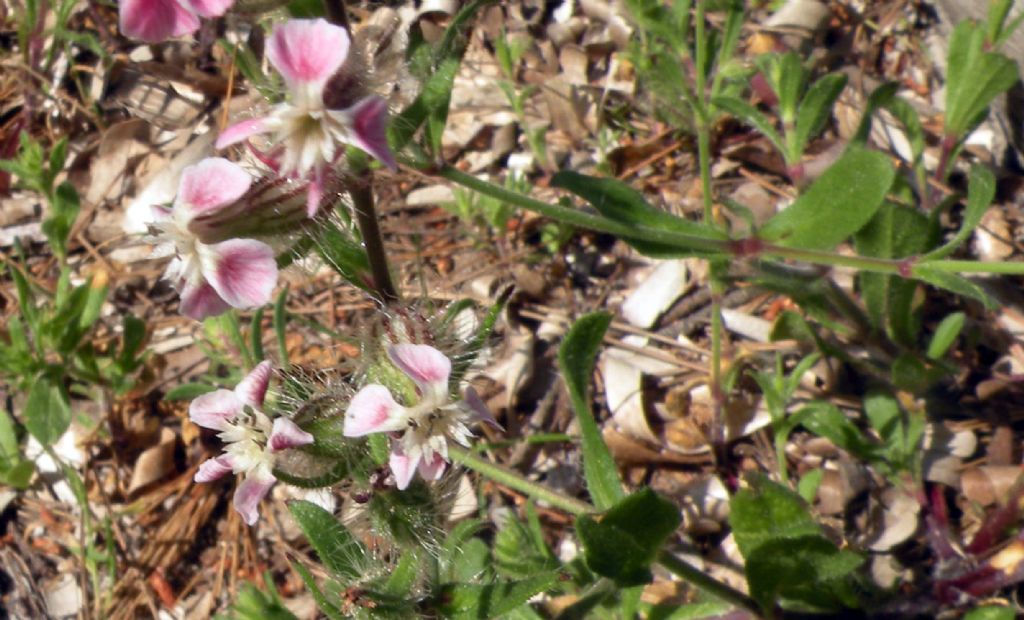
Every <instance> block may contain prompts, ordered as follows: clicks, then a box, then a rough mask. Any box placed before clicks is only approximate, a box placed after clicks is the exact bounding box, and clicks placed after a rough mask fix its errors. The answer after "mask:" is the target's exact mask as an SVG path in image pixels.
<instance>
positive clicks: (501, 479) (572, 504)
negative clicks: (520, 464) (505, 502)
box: [448, 445, 597, 516]
mask: <svg viewBox="0 0 1024 620" xmlns="http://www.w3.org/2000/svg"><path fill="white" fill-rule="evenodd" d="M448 456H450V457H451V458H452V460H454V461H455V462H457V463H461V464H462V465H464V466H466V467H468V468H469V469H472V470H473V471H475V472H478V473H480V474H483V475H484V476H487V477H488V478H490V479H491V480H493V481H495V482H497V483H498V484H503V485H505V486H507V487H509V488H510V489H515V490H516V491H519V492H521V493H525V494H527V495H529V496H530V497H533V498H535V499H538V500H541V501H545V502H547V503H549V504H551V505H552V506H554V507H555V508H558V509H560V510H564V511H565V512H568V513H569V514H572V515H577V516H579V515H585V514H591V513H595V512H597V508H594V507H593V506H591V505H590V504H588V503H586V502H584V501H581V500H578V499H576V498H574V497H569V496H567V495H563V494H561V493H559V492H558V491H554V490H552V489H549V488H548V487H546V486H544V485H543V484H540V483H537V482H533V481H532V480H527V479H526V478H524V477H523V476H522V475H521V474H519V473H518V472H516V471H513V470H511V469H509V468H507V467H505V466H503V465H498V464H496V463H492V462H490V461H488V460H486V459H484V458H482V457H480V456H477V455H476V454H473V453H472V452H470V451H468V450H465V449H463V448H460V447H457V446H452V445H449V446H448Z"/></svg>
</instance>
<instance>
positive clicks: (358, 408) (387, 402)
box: [344, 383, 401, 437]
mask: <svg viewBox="0 0 1024 620" xmlns="http://www.w3.org/2000/svg"><path fill="white" fill-rule="evenodd" d="M400 408H401V406H400V405H399V404H398V403H397V402H395V399H394V397H392V396H391V392H389V391H388V389H387V388H386V387H384V386H383V385H378V384H376V383H371V384H370V385H367V386H364V387H363V389H361V390H359V391H358V392H356V395H355V396H353V397H352V401H351V402H350V403H349V405H348V410H347V411H346V412H345V431H344V434H345V436H346V437H362V436H364V435H369V434H370V433H383V432H387V431H395V430H399V429H398V428H394V427H393V425H390V424H388V422H389V421H390V420H391V419H392V418H393V417H394V416H393V414H394V413H397V412H398V410H399V409H400Z"/></svg>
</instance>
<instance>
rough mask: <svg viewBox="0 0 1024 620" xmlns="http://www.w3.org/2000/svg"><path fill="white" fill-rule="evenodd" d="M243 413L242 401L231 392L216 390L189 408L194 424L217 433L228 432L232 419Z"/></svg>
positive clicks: (195, 401) (194, 402)
mask: <svg viewBox="0 0 1024 620" xmlns="http://www.w3.org/2000/svg"><path fill="white" fill-rule="evenodd" d="M240 413H242V401H241V400H239V399H238V396H237V395H236V394H235V393H234V392H232V391H231V390H215V391H213V392H208V393H206V394H203V395H202V396H199V397H197V398H196V399H195V400H193V401H192V404H191V405H189V407H188V417H189V419H190V420H192V422H193V423H195V424H198V425H199V426H202V427H203V428H209V429H212V430H215V431H223V430H227V428H228V423H229V422H230V421H231V419H232V418H234V417H235V416H237V415H238V414H240Z"/></svg>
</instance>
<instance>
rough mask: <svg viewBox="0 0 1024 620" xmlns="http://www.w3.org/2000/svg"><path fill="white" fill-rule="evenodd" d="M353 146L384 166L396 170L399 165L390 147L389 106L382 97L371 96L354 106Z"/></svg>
mask: <svg viewBox="0 0 1024 620" xmlns="http://www.w3.org/2000/svg"><path fill="white" fill-rule="evenodd" d="M348 113H349V114H351V115H352V132H351V134H350V138H351V141H352V144H353V145H354V146H357V147H359V148H361V149H362V150H364V151H366V152H367V153H369V154H370V155H371V156H373V157H375V158H376V159H377V160H379V161H380V162H381V163H382V164H384V165H385V166H387V167H388V168H391V169H392V170H395V169H397V168H398V164H397V163H396V162H395V156H394V155H392V153H391V148H390V147H389V146H388V137H387V121H388V104H387V102H385V101H384V100H383V99H381V98H380V97H376V96H371V97H367V98H365V99H363V100H362V101H360V102H359V103H357V104H355V105H354V106H352V108H351V109H350V110H348Z"/></svg>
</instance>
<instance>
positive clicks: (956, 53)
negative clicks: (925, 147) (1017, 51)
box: [945, 21, 1017, 140]
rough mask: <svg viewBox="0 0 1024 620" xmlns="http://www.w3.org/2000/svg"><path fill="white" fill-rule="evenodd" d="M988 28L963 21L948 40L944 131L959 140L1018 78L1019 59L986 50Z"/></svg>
mask: <svg viewBox="0 0 1024 620" xmlns="http://www.w3.org/2000/svg"><path fill="white" fill-rule="evenodd" d="M985 48H986V41H985V29H984V28H983V27H981V26H979V25H978V24H977V22H973V21H963V22H960V23H959V24H958V25H957V27H956V28H955V29H954V30H953V34H952V36H951V37H950V41H949V56H948V58H947V72H946V117H945V124H946V125H945V134H946V135H947V136H951V137H954V138H956V139H957V140H960V139H962V138H964V137H965V136H966V135H967V133H968V132H969V131H970V130H972V129H973V128H974V127H975V126H976V125H977V124H978V123H980V122H981V120H982V119H983V118H984V115H985V114H986V113H987V110H988V106H989V104H990V103H992V101H993V100H994V99H995V98H996V97H998V96H999V95H1001V94H1002V93H1004V92H1006V91H1007V90H1009V89H1010V87H1011V86H1013V85H1014V84H1015V83H1016V82H1017V63H1015V62H1013V61H1012V60H1010V59H1009V58H1007V57H1006V56H1004V55H1002V54H999V53H995V52H987V51H985Z"/></svg>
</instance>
